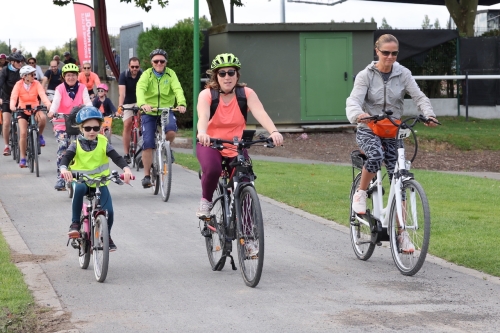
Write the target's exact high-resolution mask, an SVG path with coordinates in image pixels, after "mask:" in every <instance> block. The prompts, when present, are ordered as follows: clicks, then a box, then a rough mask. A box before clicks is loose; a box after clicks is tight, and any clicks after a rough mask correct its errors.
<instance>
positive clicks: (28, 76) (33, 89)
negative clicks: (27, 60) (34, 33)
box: [10, 65, 50, 168]
mask: <svg viewBox="0 0 500 333" xmlns="http://www.w3.org/2000/svg"><path fill="white" fill-rule="evenodd" d="M35 72H36V69H35V68H33V67H32V66H29V65H27V66H23V67H22V68H21V69H20V70H19V74H20V75H21V80H19V81H17V83H16V84H15V85H14V89H12V94H11V96H10V110H11V111H16V106H17V107H20V108H26V105H31V107H32V108H33V109H35V108H36V107H37V106H38V105H39V102H38V97H39V96H40V99H41V100H42V102H43V104H45V106H47V107H48V108H50V101H49V99H48V98H47V95H45V91H44V90H43V88H42V85H41V84H40V82H38V81H37V80H35V77H34V74H35ZM16 103H17V105H16ZM30 116H31V114H30V111H24V112H18V114H17V119H18V123H19V138H20V140H19V152H20V154H21V159H20V160H19V167H20V168H26V145H27V137H28V124H29V122H30ZM35 117H36V120H37V122H38V128H39V133H40V137H39V140H40V146H42V147H43V146H45V140H44V139H43V136H42V133H43V130H44V128H45V124H46V117H45V114H43V113H41V112H39V113H37V114H36V116H35Z"/></svg>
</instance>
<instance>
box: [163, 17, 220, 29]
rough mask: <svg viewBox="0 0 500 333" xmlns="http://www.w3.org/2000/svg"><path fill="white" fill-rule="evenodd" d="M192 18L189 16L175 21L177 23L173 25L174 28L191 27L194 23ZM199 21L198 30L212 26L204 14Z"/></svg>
mask: <svg viewBox="0 0 500 333" xmlns="http://www.w3.org/2000/svg"><path fill="white" fill-rule="evenodd" d="M193 21H194V18H192V17H189V18H186V19H184V20H180V21H177V23H176V24H175V25H174V26H173V27H174V28H183V27H191V28H192V27H193V25H194V22H193ZM199 23H200V30H205V29H208V28H210V27H211V26H212V22H211V21H210V20H209V19H208V18H207V17H206V16H205V15H203V16H202V17H200V20H199Z"/></svg>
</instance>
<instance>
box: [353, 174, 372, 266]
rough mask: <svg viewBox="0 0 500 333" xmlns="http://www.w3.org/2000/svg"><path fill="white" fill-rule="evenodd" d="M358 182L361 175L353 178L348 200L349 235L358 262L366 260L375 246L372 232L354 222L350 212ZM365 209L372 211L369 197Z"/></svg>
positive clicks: (354, 217) (366, 226) (354, 219)
mask: <svg viewBox="0 0 500 333" xmlns="http://www.w3.org/2000/svg"><path fill="white" fill-rule="evenodd" d="M360 181H361V173H359V174H358V175H357V176H356V177H355V178H354V181H353V182H352V186H351V195H350V200H349V221H350V232H349V234H350V235H351V244H352V248H353V250H354V254H355V255H356V257H358V259H360V260H368V259H370V257H371V256H372V254H373V251H374V250H375V244H374V243H372V232H371V229H370V226H368V225H366V224H363V223H361V222H359V221H357V220H356V213H355V212H354V211H353V210H352V198H353V196H354V193H355V192H356V190H357V189H358V187H359V182H360ZM366 208H367V209H369V210H370V212H371V211H372V210H373V201H372V198H371V197H370V198H366Z"/></svg>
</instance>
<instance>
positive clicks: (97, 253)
mask: <svg viewBox="0 0 500 333" xmlns="http://www.w3.org/2000/svg"><path fill="white" fill-rule="evenodd" d="M92 237H93V242H92V243H93V250H94V251H93V252H94V253H93V256H94V275H95V279H96V280H97V281H98V282H104V280H106V275H107V274H108V264H109V231H108V220H107V219H106V217H105V216H104V215H99V216H97V218H96V219H95V225H94V228H93V235H92Z"/></svg>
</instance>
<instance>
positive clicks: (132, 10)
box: [0, 0, 500, 54]
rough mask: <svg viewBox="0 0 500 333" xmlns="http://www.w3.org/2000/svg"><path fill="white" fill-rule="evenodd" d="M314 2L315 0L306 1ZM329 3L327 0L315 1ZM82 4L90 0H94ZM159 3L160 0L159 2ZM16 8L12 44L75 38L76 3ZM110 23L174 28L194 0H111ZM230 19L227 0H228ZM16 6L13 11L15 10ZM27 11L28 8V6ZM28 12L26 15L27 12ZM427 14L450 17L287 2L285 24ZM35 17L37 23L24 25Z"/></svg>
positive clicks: (10, 17)
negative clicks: (148, 3) (143, 5)
mask: <svg viewBox="0 0 500 333" xmlns="http://www.w3.org/2000/svg"><path fill="white" fill-rule="evenodd" d="M281 1H282V0H271V1H268V0H243V3H245V6H244V7H236V8H235V23H279V22H281ZM308 1H314V0H308ZM317 1H319V2H326V1H327V0H317ZM80 2H82V3H86V4H89V5H92V3H93V2H92V1H91V0H82V1H80ZM155 2H156V1H155ZM10 3H11V5H12V6H14V3H15V8H6V7H5V6H3V7H4V9H3V10H2V19H1V20H0V40H1V41H4V42H6V43H7V44H9V39H10V44H11V46H12V47H19V46H20V45H22V47H23V48H24V49H25V50H26V51H29V52H32V53H33V54H36V53H37V52H38V49H39V48H40V47H42V46H45V47H47V48H48V49H50V48H54V47H56V46H62V45H63V44H64V42H67V41H69V39H70V38H75V37H76V28H75V17H74V11H73V5H68V6H65V7H59V6H55V5H53V4H52V0H15V1H14V2H10ZM106 4H107V13H108V28H109V32H110V33H111V34H118V33H119V32H120V27H121V26H124V25H128V24H130V23H135V22H139V21H142V22H143V24H144V27H145V28H147V27H150V26H151V25H156V26H160V27H171V26H173V25H174V24H175V23H176V22H177V21H179V20H182V19H185V18H188V17H193V13H194V0H170V4H169V5H168V6H167V7H165V8H161V7H160V6H158V5H154V6H153V9H152V10H151V11H150V12H149V13H146V12H145V11H143V10H141V9H139V8H137V7H135V6H134V5H132V4H126V3H120V1H119V0H107V1H106ZM224 4H225V5H226V12H227V13H228V19H229V0H224ZM14 9H15V10H14ZM479 9H500V5H495V6H491V7H479ZM28 10H29V11H28ZM199 12H200V16H202V15H206V16H207V17H208V18H210V15H209V12H208V6H207V3H206V0H199ZM25 13H28V15H25ZM425 15H428V16H429V18H430V20H431V23H434V21H435V20H436V19H439V21H440V24H441V26H442V27H444V26H446V22H447V20H448V18H449V14H448V11H447V9H446V7H445V6H428V5H409V4H394V3H393V4H390V3H384V2H372V1H360V0H348V1H347V2H344V3H341V4H338V5H335V6H325V5H311V4H303V3H291V2H285V18H286V22H287V23H297V22H330V21H331V20H334V21H335V22H342V21H346V22H353V21H356V22H359V21H360V20H361V19H362V18H364V19H365V20H366V21H369V20H370V18H371V17H373V18H374V19H375V21H376V22H377V23H378V24H379V25H380V23H381V22H382V18H384V17H385V18H386V20H387V22H388V24H390V25H391V26H392V27H394V28H400V29H404V28H420V27H421V24H422V21H423V20H424V17H425ZM26 19H31V20H32V22H33V23H31V24H26V22H27V20H26Z"/></svg>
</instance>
